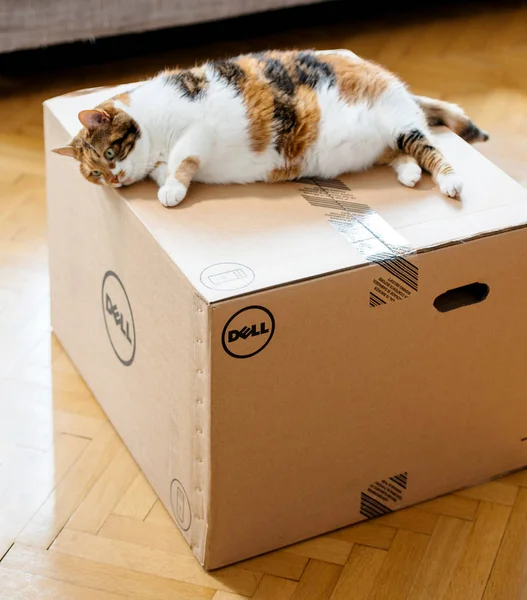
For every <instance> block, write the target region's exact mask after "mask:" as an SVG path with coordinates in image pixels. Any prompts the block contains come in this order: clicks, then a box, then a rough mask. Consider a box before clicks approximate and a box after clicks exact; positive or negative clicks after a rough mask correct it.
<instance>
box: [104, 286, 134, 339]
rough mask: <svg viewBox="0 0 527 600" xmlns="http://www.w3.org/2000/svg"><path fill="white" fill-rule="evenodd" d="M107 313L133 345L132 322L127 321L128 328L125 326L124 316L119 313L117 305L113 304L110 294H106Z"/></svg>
mask: <svg viewBox="0 0 527 600" xmlns="http://www.w3.org/2000/svg"><path fill="white" fill-rule="evenodd" d="M106 312H107V313H108V314H109V315H111V316H112V317H113V319H114V321H115V324H116V325H117V327H119V328H120V329H121V333H122V334H123V335H124V337H125V338H126V339H127V341H128V342H129V343H130V344H131V343H132V340H131V339H130V321H126V326H124V325H125V319H124V317H123V314H122V313H120V312H119V308H118V306H117V304H114V303H113V302H112V299H111V298H110V295H109V294H106Z"/></svg>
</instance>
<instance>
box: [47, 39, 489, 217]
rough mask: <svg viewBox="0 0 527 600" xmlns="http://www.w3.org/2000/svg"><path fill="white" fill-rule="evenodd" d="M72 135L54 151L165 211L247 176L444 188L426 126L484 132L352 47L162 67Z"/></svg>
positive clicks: (449, 180) (471, 136) (470, 134)
mask: <svg viewBox="0 0 527 600" xmlns="http://www.w3.org/2000/svg"><path fill="white" fill-rule="evenodd" d="M79 120H80V122H81V124H82V125H83V129H82V130H81V131H80V133H79V134H78V135H77V136H76V137H75V138H73V140H72V141H71V142H70V143H69V144H68V145H67V146H63V147H60V148H55V149H54V152H57V153H59V154H62V155H66V156H71V157H73V158H75V159H77V160H78V161H79V162H80V170H81V173H82V174H83V175H84V177H86V179H88V180H89V181H91V182H93V183H97V184H103V185H107V186H110V187H120V186H122V185H129V184H132V183H134V182H136V181H139V180H141V179H144V178H145V177H147V176H149V177H150V178H152V179H153V180H154V181H156V183H157V184H158V186H159V190H158V198H159V200H160V201H161V203H162V204H163V205H164V206H175V205H177V204H179V203H180V202H181V201H182V200H183V199H184V197H185V195H186V194H187V191H188V187H189V185H190V182H191V181H201V182H206V183H218V184H222V183H224V184H226V183H249V182H255V181H266V182H276V181H288V180H294V179H298V178H305V177H317V178H333V177H337V176H338V175H341V174H342V173H345V172H353V171H359V170H364V169H367V168H368V167H371V166H372V165H374V164H376V163H377V164H379V163H380V164H390V165H391V166H392V167H393V168H394V170H395V172H396V174H397V177H398V179H399V181H400V182H401V183H402V184H403V185H406V186H408V187H413V186H414V185H415V184H416V183H417V182H418V181H419V179H420V178H421V169H425V170H426V171H428V172H429V173H431V175H432V176H433V178H434V180H435V181H436V182H437V184H438V185H439V188H440V190H441V192H442V193H443V194H446V195H447V196H451V197H455V196H457V195H459V193H460V192H461V190H462V186H463V182H462V180H461V178H460V177H459V175H457V174H456V173H455V172H454V170H453V168H452V166H451V165H450V164H449V163H448V161H447V160H445V158H444V157H443V155H442V154H441V152H440V151H439V150H438V149H437V148H436V147H435V146H434V143H433V141H432V140H431V138H430V131H429V126H434V125H446V126H448V127H449V128H450V129H452V130H453V131H454V132H456V133H457V134H458V135H460V136H461V137H462V138H464V139H465V140H466V141H468V142H469V143H472V142H478V141H485V140H487V139H488V135H487V134H486V133H485V132H484V131H482V130H480V129H479V128H478V127H476V125H474V123H473V122H472V121H471V120H470V119H469V118H468V116H467V115H466V114H465V113H464V112H463V110H462V109H461V108H459V107H458V106H456V105H454V104H450V103H447V102H442V101H439V100H433V99H430V98H425V97H422V96H415V95H412V94H411V93H410V92H409V91H408V90H407V88H406V86H405V84H404V83H403V82H402V81H401V80H400V79H398V78H397V77H396V76H395V75H393V74H392V73H390V72H389V71H387V70H385V69H384V68H382V67H381V66H379V65H377V64H375V63H372V62H370V61H366V60H363V59H361V58H359V57H358V56H356V55H355V54H354V53H353V52H351V51H349V50H331V51H287V52H264V53H260V54H249V55H242V56H238V57H237V58H233V59H229V60H220V61H216V62H207V63H205V64H203V65H201V66H197V67H194V68H192V69H187V70H174V71H170V70H167V71H163V72H162V73H160V74H158V75H157V76H155V77H153V78H152V79H149V80H147V81H145V82H143V83H140V84H139V85H138V86H137V87H135V88H133V89H132V90H130V91H128V92H126V93H122V94H119V95H117V96H115V97H114V98H112V99H111V100H108V101H106V102H103V103H102V104H100V105H99V106H97V107H96V108H93V109H88V110H83V111H81V112H80V113H79Z"/></svg>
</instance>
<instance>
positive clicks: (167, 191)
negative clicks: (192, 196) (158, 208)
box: [157, 180, 187, 206]
mask: <svg viewBox="0 0 527 600" xmlns="http://www.w3.org/2000/svg"><path fill="white" fill-rule="evenodd" d="M186 195H187V188H186V187H185V186H184V185H183V184H182V183H180V182H179V181H177V180H175V181H169V182H167V183H165V185H163V186H162V187H160V188H159V190H158V192H157V197H158V199H159V202H161V204H162V205H163V206H177V205H178V204H179V203H180V202H181V201H182V200H183V199H184V198H185V196H186Z"/></svg>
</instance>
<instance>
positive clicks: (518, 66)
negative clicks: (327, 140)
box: [0, 4, 527, 600]
mask: <svg viewBox="0 0 527 600" xmlns="http://www.w3.org/2000/svg"><path fill="white" fill-rule="evenodd" d="M378 6H379V7H380V4H379V5H378ZM379 10H380V8H379ZM388 21H389V20H388ZM526 31H527V9H526V8H521V7H503V6H501V8H493V9H489V8H484V9H483V8H481V9H480V8H477V9H474V10H473V11H472V12H469V11H465V12H464V13H459V14H457V16H448V15H447V14H442V15H441V16H437V17H428V18H426V19H412V20H411V23H410V24H408V23H406V24H404V23H403V22H402V21H401V20H400V19H399V20H395V21H393V22H392V23H387V22H386V20H385V21H384V22H383V23H380V22H379V23H377V22H376V21H375V20H373V21H372V20H370V21H367V24H366V25H364V26H360V27H354V26H353V22H352V21H350V19H349V18H347V20H345V22H342V23H339V24H334V25H331V24H330V25H327V26H324V27H315V26H314V25H313V24H311V25H307V26H304V25H302V26H300V25H298V26H297V27H293V28H292V29H287V28H286V29H282V30H281V31H280V32H278V33H276V34H274V35H269V34H266V35H264V36H262V37H256V38H253V39H245V40H239V41H237V42H232V41H230V42H218V43H214V44H209V45H208V46H205V45H203V46H196V47H195V48H194V49H193V50H192V51H189V50H186V51H185V52H183V51H173V52H168V53H167V52H166V51H165V52H164V53H163V54H162V55H150V56H146V57H144V58H141V59H137V60H129V61H126V60H120V61H119V62H114V63H112V62H106V63H105V64H104V65H102V66H97V67H93V66H92V67H82V68H79V69H78V70H77V71H76V72H75V71H73V70H72V69H66V70H62V71H60V72H56V73H53V72H52V71H48V72H47V73H44V74H37V75H35V76H33V75H31V76H30V75H23V74H20V75H17V74H16V73H15V74H13V72H12V71H11V72H10V73H9V74H8V75H7V76H5V77H4V78H2V77H1V74H0V91H1V90H3V91H4V95H3V97H2V98H0V116H1V118H0V559H1V561H0V597H1V598H6V599H9V600H18V599H20V600H22V599H23V600H33V599H40V598H46V599H49V600H55V599H61V600H62V599H72V600H84V599H86V600H123V599H124V598H128V599H134V600H142V599H149V600H175V599H178V600H179V599H185V600H200V599H201V600H206V599H211V598H214V600H241V599H242V598H254V599H255V600H326V599H330V600H403V599H406V600H480V599H483V600H520V599H521V600H525V599H527V568H526V562H525V561H526V554H527V472H522V473H518V474H515V475H512V476H509V477H506V478H504V479H502V480H500V481H496V482H492V483H489V484H487V485H483V486H481V487H478V488H475V489H471V490H467V491H465V492H462V493H458V494H454V495H451V496H447V497H444V498H440V499H437V500H434V501H431V502H428V503H426V504H424V505H421V506H417V507H414V508H410V509H408V510H404V511H402V512H399V513H397V514H392V515H389V516H387V517H383V518H381V519H379V520H377V521H374V522H369V523H366V524H360V525H358V526H355V527H350V528H347V529H344V530H341V531H337V532H334V533H331V534H328V535H326V536H323V537H321V538H319V539H315V540H311V541H308V542H306V543H303V544H299V545H296V546H294V547H291V548H288V549H286V550H283V551H280V552H276V553H273V554H270V555H267V556H263V557H260V558H257V559H254V560H251V561H248V562H246V563H243V564H240V565H236V566H234V567H231V568H228V569H225V570H222V571H220V572H216V573H213V574H206V573H205V572H203V571H202V570H201V569H200V568H199V566H198V565H197V563H196V562H195V561H194V559H193V557H192V555H191V553H190V551H189V550H188V548H187V546H186V544H185V543H184V541H183V540H182V538H181V536H180V535H179V533H178V530H177V529H176V527H175V526H174V525H173V523H172V522H171V520H170V518H169V516H168V515H167V513H166V512H165V510H164V509H163V507H162V506H161V505H160V503H159V501H158V500H157V499H156V496H155V494H154V493H153V492H152V490H151V488H150V487H149V485H148V483H147V482H146V481H145V479H144V477H143V475H142V474H141V473H140V472H139V470H138V468H137V466H136V465H135V463H134V461H133V460H132V459H131V457H130V455H129V454H128V452H127V450H126V449H125V448H124V446H123V445H122V443H121V442H120V440H119V438H118V437H117V435H116V433H115V432H114V431H113V430H112V428H111V426H110V425H109V424H108V422H107V421H106V419H105V416H104V414H103V412H102V411H101V409H100V408H99V406H98V404H97V402H96V401H95V400H94V398H93V397H92V395H91V394H90V392H89V390H88V389H87V387H86V385H85V384H84V383H83V381H82V380H81V378H80V377H79V375H78V374H77V372H76V370H75V368H74V367H73V365H72V364H71V362H70V361H69V359H68V357H67V356H66V354H65V353H64V351H63V350H62V348H61V347H60V345H59V344H58V342H57V341H56V340H55V338H54V337H53V335H52V334H51V333H50V324H49V298H48V276H47V264H46V261H47V254H46V219H45V198H44V160H43V159H44V157H43V143H42V123H41V106H40V104H41V102H42V101H43V100H44V99H45V98H47V97H50V96H53V95H56V94H59V93H62V92H66V91H70V90H72V89H76V88H79V87H89V86H95V85H102V84H107V83H116V82H122V81H130V80H134V79H135V78H139V77H143V76H145V75H147V74H149V73H150V72H151V71H152V70H156V69H158V68H160V67H161V66H163V65H164V64H174V63H178V62H179V63H180V64H185V63H188V62H189V61H193V60H194V59H195V58H203V57H205V56H207V55H208V56H216V55H221V54H225V53H234V52H239V51H244V50H247V49H259V48H263V47H265V46H272V45H276V46H282V47H284V46H295V45H296V46H299V45H302V46H317V47H319V48H323V47H326V48H329V47H349V48H352V49H353V50H355V51H356V52H358V53H360V54H363V55H365V56H368V57H371V58H374V59H376V60H378V61H379V62H382V63H384V64H385V65H386V66H388V67H390V68H392V69H393V70H395V71H397V72H398V73H399V74H400V75H401V76H403V77H404V78H405V79H407V80H408V81H409V82H410V84H411V85H412V87H413V89H414V90H415V91H416V92H419V93H423V94H429V95H433V96H437V97H444V98H448V99H451V100H453V101H457V102H459V103H461V104H462V105H463V106H464V107H465V108H466V109H467V111H468V112H469V113H470V114H471V115H472V116H473V117H474V119H475V120H476V121H477V122H478V123H479V124H480V125H481V126H482V127H484V128H485V129H487V130H488V131H489V132H490V133H491V135H492V140H491V142H489V143H488V144H487V145H486V146H482V147H481V151H482V152H484V153H485V154H487V155H488V156H489V157H491V158H492V159H493V160H494V161H495V162H496V163H497V164H499V165H500V166H501V167H502V168H503V169H504V170H506V171H508V172H509V173H510V174H511V175H512V176H514V177H515V178H517V179H518V180H520V181H521V182H522V183H523V184H524V185H526V186H527V166H526V165H527V142H526V139H527V36H526V34H525V32H526ZM220 37H221V36H220Z"/></svg>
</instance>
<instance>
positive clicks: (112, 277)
mask: <svg viewBox="0 0 527 600" xmlns="http://www.w3.org/2000/svg"><path fill="white" fill-rule="evenodd" d="M102 313H103V315H104V324H105V325H106V332H107V333H108V338H109V339H110V344H111V345H112V348H113V351H114V352H115V355H116V356H117V358H118V359H119V360H120V361H121V362H122V363H123V365H125V366H126V367H128V366H130V365H131V364H132V362H133V361H134V356H135V324H134V316H133V314H132V307H131V306H130V300H128V295H127V293H126V290H125V289H124V285H123V283H122V281H121V280H120V279H119V277H118V276H117V275H116V274H115V273H114V272H113V271H107V272H106V274H105V275H104V278H103V280H102Z"/></svg>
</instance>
